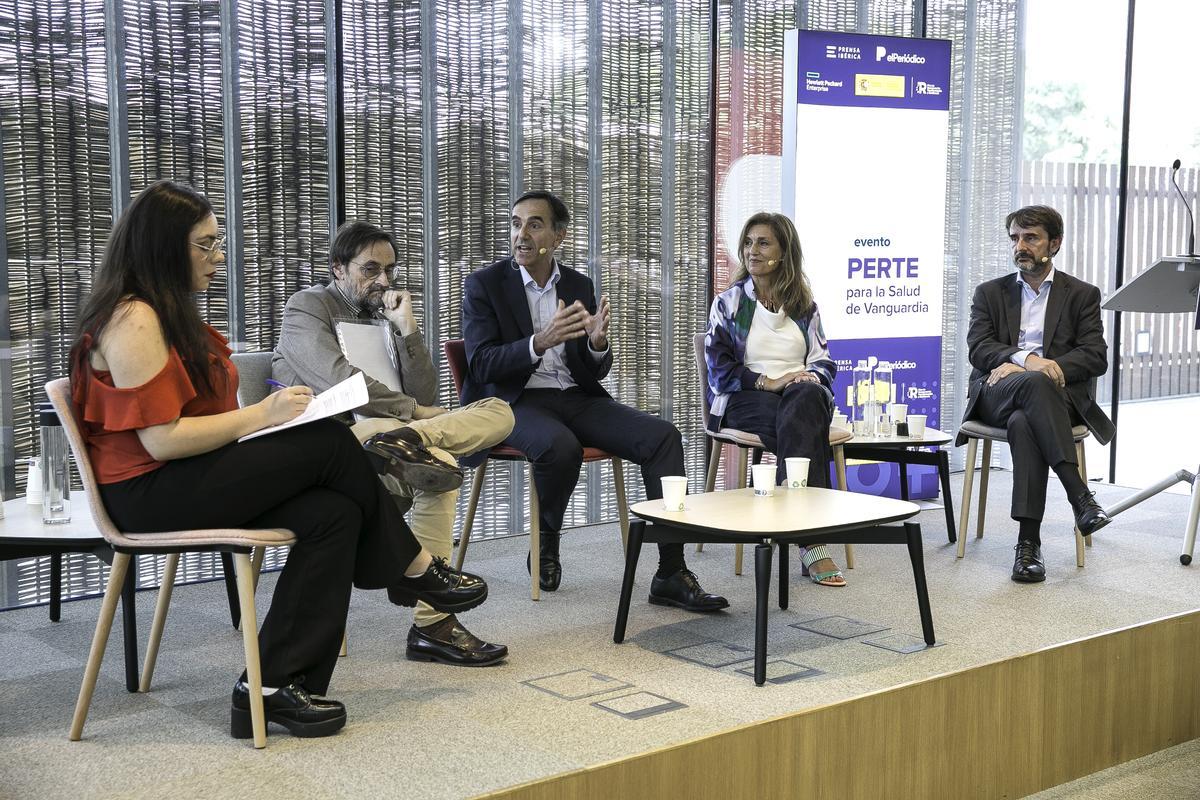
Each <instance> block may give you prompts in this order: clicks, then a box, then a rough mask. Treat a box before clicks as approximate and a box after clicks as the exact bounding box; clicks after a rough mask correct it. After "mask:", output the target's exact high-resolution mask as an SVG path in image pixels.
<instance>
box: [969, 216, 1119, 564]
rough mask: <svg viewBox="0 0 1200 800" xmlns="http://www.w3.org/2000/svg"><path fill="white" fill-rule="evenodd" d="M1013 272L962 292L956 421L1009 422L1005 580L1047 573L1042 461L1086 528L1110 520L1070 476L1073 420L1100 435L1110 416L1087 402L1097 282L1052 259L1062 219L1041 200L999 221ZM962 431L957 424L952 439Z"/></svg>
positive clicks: (1096, 333)
mask: <svg viewBox="0 0 1200 800" xmlns="http://www.w3.org/2000/svg"><path fill="white" fill-rule="evenodd" d="M1004 224H1005V228H1006V229H1007V231H1008V238H1009V241H1010V242H1011V247H1012V257H1013V263H1014V265H1015V266H1016V268H1017V271H1016V272H1015V273H1013V274H1010V275H1005V276H1004V277H1002V278H996V279H994V280H990V281H987V282H985V283H983V284H980V285H979V287H978V288H976V290H975V297H974V299H973V300H972V301H971V322H970V327H969V328H968V330H967V348H968V356H967V357H968V358H969V360H970V362H971V366H972V367H974V369H973V370H972V372H971V381H970V386H969V389H968V400H967V410H966V412H965V413H964V414H963V421H964V422H965V421H968V420H978V421H979V422H982V423H983V424H985V425H992V426H995V427H1002V428H1005V429H1007V431H1008V443H1009V446H1010V447H1011V448H1012V456H1013V495H1012V518H1013V519H1014V520H1016V521H1017V524H1018V534H1017V545H1016V547H1015V550H1016V558H1015V559H1014V562H1013V571H1012V579H1013V580H1014V581H1017V582H1020V583H1038V582H1041V581H1044V580H1045V579H1046V566H1045V562H1044V561H1043V560H1042V551H1041V525H1042V514H1043V512H1044V510H1045V507H1046V483H1047V480H1048V478H1049V470H1051V469H1053V470H1054V473H1055V474H1056V475H1057V476H1058V477H1059V480H1061V481H1062V485H1063V489H1065V490H1066V494H1067V499H1068V500H1069V501H1070V503H1071V508H1072V510H1073V511H1074V515H1075V524H1076V526H1077V527H1078V528H1079V530H1080V532H1081V533H1083V534H1084V535H1085V536H1087V535H1090V534H1092V533H1095V532H1096V531H1098V530H1100V529H1101V528H1103V527H1104V526H1105V525H1107V524H1108V523H1109V522H1110V520H1109V517H1108V515H1107V514H1105V513H1104V509H1102V508H1100V506H1099V504H1098V503H1097V502H1096V499H1095V496H1094V494H1093V493H1092V492H1090V491H1088V488H1087V485H1086V484H1085V483H1084V482H1083V479H1082V478H1081V477H1080V476H1079V467H1078V466H1077V464H1076V463H1075V444H1074V440H1073V438H1072V436H1071V427H1072V426H1073V425H1080V424H1083V425H1087V427H1088V430H1090V431H1091V433H1092V435H1093V436H1095V437H1096V440H1097V441H1098V442H1100V444H1107V443H1108V442H1109V440H1111V439H1112V437H1113V433H1114V432H1115V428H1114V426H1113V424H1112V421H1111V420H1109V418H1108V417H1107V416H1105V414H1104V412H1103V411H1102V410H1101V409H1100V407H1099V406H1098V405H1096V378H1098V377H1099V376H1101V375H1103V374H1104V373H1105V372H1107V371H1108V345H1107V344H1106V343H1105V341H1104V326H1103V325H1102V324H1101V320H1100V290H1099V289H1097V288H1096V287H1095V286H1093V285H1091V284H1090V283H1086V282H1085V281H1082V280H1080V279H1078V278H1075V277H1072V276H1071V275H1068V274H1066V273H1064V272H1059V271H1058V270H1056V269H1055V268H1054V257H1055V256H1056V255H1058V251H1059V249H1060V248H1061V247H1062V243H1063V221H1062V217H1061V216H1060V215H1059V213H1058V212H1057V211H1055V210H1054V209H1053V208H1050V207H1049V206H1028V207H1026V208H1021V209H1018V210H1016V211H1014V212H1012V213H1011V214H1009V215H1008V217H1007V218H1006V219H1005V221H1004ZM966 441H967V437H966V436H965V435H963V434H962V433H959V435H958V439H957V441H956V442H955V444H956V445H958V446H961V445H963V444H965V443H966Z"/></svg>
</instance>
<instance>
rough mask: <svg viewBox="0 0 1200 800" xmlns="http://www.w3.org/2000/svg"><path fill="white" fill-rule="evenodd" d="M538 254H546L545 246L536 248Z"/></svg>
mask: <svg viewBox="0 0 1200 800" xmlns="http://www.w3.org/2000/svg"><path fill="white" fill-rule="evenodd" d="M538 255H540V256H544V255H546V248H544V247H543V248H542V249H541V250H538Z"/></svg>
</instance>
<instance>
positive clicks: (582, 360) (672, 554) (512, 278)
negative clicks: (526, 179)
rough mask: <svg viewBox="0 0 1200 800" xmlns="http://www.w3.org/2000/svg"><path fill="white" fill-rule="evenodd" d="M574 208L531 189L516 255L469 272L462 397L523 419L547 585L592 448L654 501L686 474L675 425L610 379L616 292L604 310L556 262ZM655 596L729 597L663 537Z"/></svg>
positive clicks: (694, 604)
mask: <svg viewBox="0 0 1200 800" xmlns="http://www.w3.org/2000/svg"><path fill="white" fill-rule="evenodd" d="M570 216H571V215H570V212H569V211H568V210H567V207H566V205H565V204H564V203H563V202H562V200H560V199H558V198H557V197H555V196H554V195H553V194H550V193H549V192H527V193H526V194H524V195H523V196H522V197H521V198H520V199H518V200H517V202H516V203H515V204H514V205H513V207H512V215H511V224H510V232H511V242H512V256H511V257H508V258H503V259H501V260H499V261H497V262H495V263H494V264H492V265H490V266H488V267H485V268H483V269H481V270H478V271H476V272H474V273H472V274H471V275H469V276H468V277H467V280H466V287H465V295H466V297H465V299H464V302H463V338H464V340H465V344H466V351H467V376H466V380H465V381H464V383H463V390H462V401H463V403H464V404H465V403H470V402H473V401H475V400H479V399H481V398H484V397H499V398H501V399H503V400H506V401H508V402H509V403H510V404H512V410H513V415H514V417H515V418H516V425H515V427H514V428H513V431H512V433H511V434H510V435H509V437H508V439H507V440H506V442H505V443H506V444H509V445H511V446H513V447H515V448H517V449H518V450H520V451H521V452H522V453H524V454H525V455H526V457H527V458H529V459H530V461H532V463H533V470H534V481H535V483H536V484H537V492H538V498H539V501H540V504H541V515H540V528H541V554H540V556H541V558H540V560H541V564H540V572H539V575H538V581H539V583H540V585H541V587H542V589H544V590H546V591H554V590H555V589H557V588H558V585H559V581H560V580H561V578H562V567H561V565H560V563H559V557H558V544H559V532H560V531H561V529H562V522H563V515H564V513H565V512H566V508H567V502H568V500H569V499H570V497H571V492H572V491H574V489H575V484H576V483H577V482H578V480H579V467H580V465H581V463H582V457H583V447H584V446H591V447H599V448H602V449H604V450H607V451H608V452H610V453H613V454H614V455H616V456H619V457H620V458H622V459H625V460H626V461H632V462H633V463H635V464H639V465H641V468H642V480H643V481H644V482H645V486H646V496H647V497H649V498H660V497H662V482H661V478H662V477H663V476H664V475H683V474H684V466H683V444H682V440H681V438H680V435H679V431H678V430H676V429H675V426H674V425H671V424H670V423H669V422H666V421H665V420H662V419H659V418H658V417H654V416H651V415H650V414H646V413H644V412H641V411H638V410H636V409H633V408H630V407H628V406H625V405H622V404H621V403H618V402H616V401H615V400H613V399H612V397H611V396H609V394H608V392H606V391H605V390H604V387H603V386H601V385H600V381H601V379H602V378H604V376H605V375H607V374H608V371H609V369H610V368H611V367H612V350H611V349H610V348H609V342H608V323H609V317H610V314H611V311H610V308H609V303H608V298H607V297H604V298H603V299H602V300H601V302H600V305H599V307H597V305H596V295H595V290H594V289H593V287H592V282H591V280H590V279H589V278H588V277H587V276H586V275H583V274H581V273H579V272H576V271H575V270H573V269H571V268H570V267H567V266H564V265H562V264H559V263H558V262H557V261H556V259H555V258H554V251H555V250H556V249H557V248H558V246H559V245H560V244H562V241H563V239H564V238H565V237H566V231H567V223H568V222H569V221H570ZM465 463H468V464H470V463H471V461H470V460H467V461H465ZM650 602H651V603H655V604H658V605H672V606H678V607H680V608H684V609H687V610H689V611H714V610H717V609H721V608H725V607H727V606H728V605H729V603H728V602H727V601H726V600H725V598H723V597H719V596H717V595H712V594H709V593H707V592H705V591H704V589H703V588H701V586H700V583H699V581H697V580H696V576H695V575H694V574H692V573H691V572H690V571H689V570H688V569H687V565H686V564H685V563H684V559H683V545H679V544H663V545H659V567H658V572H657V574H656V575H655V576H654V580H653V581H652V583H651V586H650Z"/></svg>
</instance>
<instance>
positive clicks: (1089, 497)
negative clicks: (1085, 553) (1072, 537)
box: [1071, 492, 1112, 536]
mask: <svg viewBox="0 0 1200 800" xmlns="http://www.w3.org/2000/svg"><path fill="white" fill-rule="evenodd" d="M1071 507H1072V508H1074V509H1075V527H1077V528H1079V532H1080V533H1082V534H1083V535H1084V536H1091V535H1092V534H1093V533H1095V532H1096V531H1098V530H1100V529H1101V528H1103V527H1104V526H1105V525H1107V524H1108V523H1110V522H1112V517H1110V516H1109V515H1108V514H1107V513H1105V511H1104V509H1103V508H1101V507H1100V504H1099V503H1097V502H1096V493H1095V492H1084V493H1083V494H1081V495H1080V496H1079V497H1076V498H1075V501H1074V502H1073V503H1071Z"/></svg>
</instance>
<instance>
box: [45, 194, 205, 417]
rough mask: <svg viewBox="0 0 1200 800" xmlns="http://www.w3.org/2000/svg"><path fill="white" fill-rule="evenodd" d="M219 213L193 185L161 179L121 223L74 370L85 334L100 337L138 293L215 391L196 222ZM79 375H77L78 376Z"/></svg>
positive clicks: (85, 312) (91, 299)
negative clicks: (197, 272) (199, 299)
mask: <svg viewBox="0 0 1200 800" xmlns="http://www.w3.org/2000/svg"><path fill="white" fill-rule="evenodd" d="M211 213H213V209H212V204H211V203H209V202H208V200H207V199H205V197H204V196H203V195H201V194H200V193H199V192H197V191H196V190H195V189H192V188H191V187H190V186H184V185H183V184H179V183H175V182H173V181H158V182H156V183H153V184H151V185H150V186H147V187H146V189H145V190H143V191H142V193H141V194H139V195H138V196H137V197H136V198H134V200H133V202H132V203H130V204H129V208H127V209H125V213H124V214H122V215H121V218H120V219H119V220H117V224H116V225H114V226H113V230H112V235H111V236H109V239H108V247H107V248H106V249H105V251H104V260H103V261H102V262H101V263H100V269H99V270H98V271H97V272H96V275H95V277H94V278H93V280H92V293H91V295H89V296H88V298H87V301H86V302H85V303H84V305H83V309H82V311H81V312H80V315H79V325H78V326H77V328H76V331H75V344H74V345H73V346H72V347H71V356H70V360H69V364H70V369H71V370H72V372H73V371H74V370H75V367H76V365H77V364H78V363H79V361H78V359H79V358H81V357H86V353H83V352H82V349H81V348H82V340H83V335H84V334H91V335H92V338H93V339H97V338H99V336H100V334H101V333H102V332H103V330H104V326H105V325H107V324H108V323H109V321H110V320H111V319H112V316H113V313H114V312H115V311H116V309H117V306H118V305H120V304H121V302H122V301H123V300H125V299H128V298H130V297H133V298H137V299H138V300H142V301H144V302H145V303H147V304H148V305H149V306H150V307H151V308H153V309H154V311H155V313H157V314H158V324H159V325H160V326H161V328H162V334H163V339H165V340H166V343H167V346H168V347H174V348H175V350H176V352H178V353H179V356H180V358H182V359H183V364H184V367H186V368H187V372H188V377H189V378H190V379H191V381H192V385H193V386H195V387H196V391H197V392H198V393H200V394H215V393H216V391H217V387H216V386H215V385H214V382H215V380H216V379H217V376H215V375H214V374H213V370H212V369H211V367H210V362H209V354H210V353H211V352H212V347H211V345H210V342H211V338H210V337H209V335H208V333H207V332H206V331H205V329H204V321H203V320H202V319H201V318H200V312H199V310H198V309H197V308H196V302H195V300H194V299H193V297H192V294H193V291H192V258H191V252H190V245H189V241H190V236H191V232H192V228H194V227H195V226H196V225H197V224H198V223H200V222H202V221H203V220H204V219H205V218H206V217H207V216H208V215H209V214H211ZM72 377H74V376H72Z"/></svg>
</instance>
